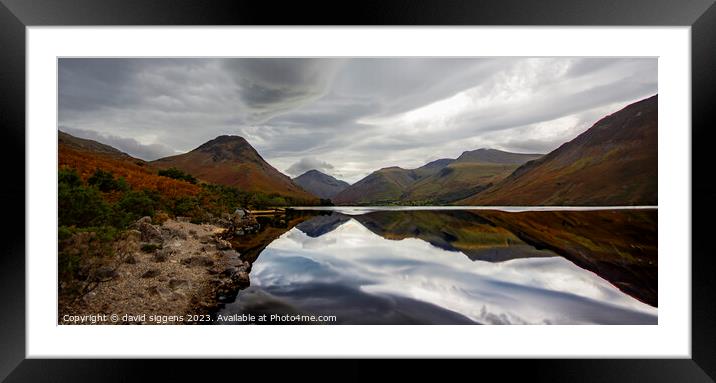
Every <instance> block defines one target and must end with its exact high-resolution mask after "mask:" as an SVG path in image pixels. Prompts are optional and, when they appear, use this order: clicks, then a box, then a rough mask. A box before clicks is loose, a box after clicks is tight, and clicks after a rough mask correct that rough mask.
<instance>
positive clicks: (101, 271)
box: [94, 266, 119, 281]
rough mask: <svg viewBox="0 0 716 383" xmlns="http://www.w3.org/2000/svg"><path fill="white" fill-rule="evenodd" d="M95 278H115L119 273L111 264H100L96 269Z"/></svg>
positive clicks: (102, 279)
mask: <svg viewBox="0 0 716 383" xmlns="http://www.w3.org/2000/svg"><path fill="white" fill-rule="evenodd" d="M94 275H95V278H97V279H98V280H100V281H105V280H110V279H114V278H116V277H118V276H119V273H117V271H116V270H115V269H114V268H113V267H110V266H100V267H98V268H97V269H96V270H95V271H94Z"/></svg>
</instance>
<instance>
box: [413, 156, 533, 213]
mask: <svg viewBox="0 0 716 383" xmlns="http://www.w3.org/2000/svg"><path fill="white" fill-rule="evenodd" d="M540 156H541V154H521V153H510V152H503V151H501V150H496V149H478V150H472V151H467V152H464V153H462V154H461V155H460V157H458V158H457V159H456V160H453V161H451V162H449V163H447V164H446V165H445V166H444V167H443V168H441V169H440V170H439V171H437V172H435V173H434V174H431V175H428V176H426V177H423V178H421V179H419V180H417V181H416V182H415V184H413V185H411V187H410V188H409V189H408V190H406V192H405V194H404V195H403V200H407V201H434V202H435V203H438V204H445V203H449V202H452V201H456V200H459V199H462V198H465V197H467V196H470V195H473V194H475V193H478V192H480V191H482V190H484V189H486V188H488V187H490V186H492V185H493V184H495V183H497V182H498V181H500V180H502V179H503V178H504V177H507V176H508V175H509V174H510V173H512V171H514V170H515V169H516V168H517V167H518V166H519V165H522V164H524V163H526V162H528V161H531V160H534V159H537V158H539V157H540Z"/></svg>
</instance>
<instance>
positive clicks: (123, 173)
mask: <svg viewBox="0 0 716 383" xmlns="http://www.w3.org/2000/svg"><path fill="white" fill-rule="evenodd" d="M58 165H59V167H60V168H62V167H71V168H74V169H76V170H77V172H78V174H79V175H80V177H81V178H82V180H83V181H86V180H87V178H89V177H90V176H91V175H92V174H93V173H94V172H95V170H96V169H102V170H105V171H109V172H112V173H113V174H114V176H115V177H124V179H125V180H126V181H127V183H128V184H129V185H130V186H131V187H132V188H133V189H138V190H141V189H149V190H154V191H157V192H159V193H160V194H161V195H163V196H166V197H169V198H176V197H182V196H195V195H197V194H199V191H200V190H201V188H200V187H199V186H197V185H193V184H190V183H188V182H185V181H179V180H175V179H173V178H168V177H161V176H159V175H157V173H156V169H155V168H154V167H152V166H151V165H149V164H147V163H146V162H144V161H142V160H138V159H135V158H132V157H129V156H126V155H120V154H111V153H96V152H88V151H84V150H78V149H74V148H71V147H69V146H67V145H63V144H60V145H59V162H58Z"/></svg>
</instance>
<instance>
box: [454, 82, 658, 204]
mask: <svg viewBox="0 0 716 383" xmlns="http://www.w3.org/2000/svg"><path fill="white" fill-rule="evenodd" d="M657 102H658V100H657V97H656V96H654V97H651V98H648V99H646V100H642V101H640V102H637V103H634V104H632V105H629V106H627V107H626V108H624V109H622V110H621V111H619V112H616V113H614V114H612V115H610V116H607V117H605V118H603V119H601V120H600V121H598V122H597V123H596V124H594V126H592V127H591V128H590V129H589V130H587V131H586V132H584V133H582V134H581V135H579V136H578V137H577V138H575V139H574V140H572V141H570V142H568V143H566V144H564V145H562V146H561V147H559V148H558V149H556V150H554V151H553V152H551V153H549V154H547V155H546V156H544V157H542V158H540V159H538V160H535V161H531V162H529V163H527V164H525V165H523V166H521V167H520V168H518V169H517V170H516V171H515V172H514V173H513V174H511V175H510V176H509V177H507V178H505V179H504V180H503V181H502V182H500V183H498V184H496V185H495V186H493V187H491V188H490V189H488V190H485V191H483V192H481V193H479V194H477V195H476V196H474V197H469V198H467V199H464V200H462V201H458V202H457V204H464V205H492V206H498V205H605V206H609V205H656V204H657V174H658V167H657V158H658V156H657Z"/></svg>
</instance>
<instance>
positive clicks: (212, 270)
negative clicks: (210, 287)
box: [206, 267, 222, 275]
mask: <svg viewBox="0 0 716 383" xmlns="http://www.w3.org/2000/svg"><path fill="white" fill-rule="evenodd" d="M221 271H222V270H221V269H220V268H218V267H207V268H206V272H207V273H209V275H216V274H219V273H221Z"/></svg>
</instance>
